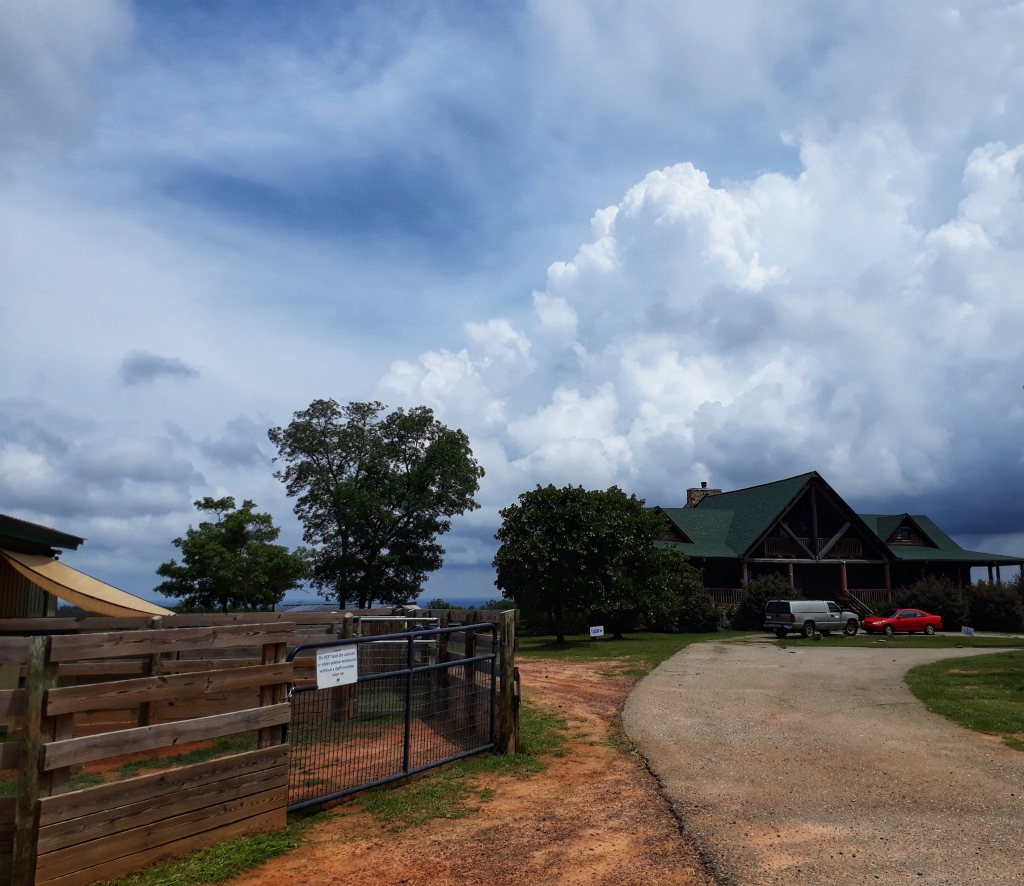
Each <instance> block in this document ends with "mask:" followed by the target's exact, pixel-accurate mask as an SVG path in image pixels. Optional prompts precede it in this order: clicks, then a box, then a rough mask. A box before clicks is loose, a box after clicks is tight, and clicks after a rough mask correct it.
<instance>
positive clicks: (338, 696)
mask: <svg viewBox="0 0 1024 886" xmlns="http://www.w3.org/2000/svg"><path fill="white" fill-rule="evenodd" d="M355 635H356V624H355V618H354V617H353V615H352V613H351V612H346V613H345V615H344V616H343V618H342V621H341V632H340V634H339V639H342V640H348V639H350V638H352V637H354V636H355ZM356 654H357V655H358V653H356ZM355 701H356V694H355V687H354V686H336V687H335V688H334V689H333V690H332V692H331V719H332V720H344V719H349V718H351V717H352V716H353V715H354V714H355Z"/></svg>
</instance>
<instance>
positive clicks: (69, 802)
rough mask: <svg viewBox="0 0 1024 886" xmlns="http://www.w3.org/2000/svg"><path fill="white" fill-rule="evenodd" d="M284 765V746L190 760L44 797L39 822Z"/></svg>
mask: <svg viewBox="0 0 1024 886" xmlns="http://www.w3.org/2000/svg"><path fill="white" fill-rule="evenodd" d="M287 765H288V745H277V746H276V747H273V748H264V749H263V750H258V751H246V752H245V753H244V754H232V755H231V756H229V757H220V758H218V759H216V760H207V761H206V762H205V763H192V764H190V765H188V766H182V767H180V768H178V769H170V770H165V771H163V772H158V773H154V774H152V775H139V776H137V777H135V778H127V779H125V780H124V781H119V782H115V783H113V784H104V785H97V786H96V787H94V788H86V789H85V790H83V791H78V792H76V793H73V794H62V795H61V796H59V797H44V798H43V800H42V802H41V803H40V811H39V825H40V827H49V826H50V825H53V824H57V823H58V822H61V821H66V820H67V819H71V818H79V817H82V816H87V815H95V814H97V813H101V812H103V811H105V810H112V809H116V808H118V807H121V806H128V805H131V804H133V803H141V802H146V803H158V802H160V801H162V800H163V799H164V798H166V797H171V796H173V795H174V794H176V793H178V792H179V791H187V790H191V789H192V788H197V787H202V786H203V785H210V784H213V783H214V782H217V781H221V780H223V779H225V778H234V777H236V776H238V777H240V776H251V777H258V773H260V772H263V771H265V770H267V769H274V768H277V767H280V766H287Z"/></svg>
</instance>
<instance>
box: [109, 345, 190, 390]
mask: <svg viewBox="0 0 1024 886" xmlns="http://www.w3.org/2000/svg"><path fill="white" fill-rule="evenodd" d="M197 375H199V373H198V372H197V371H196V370H195V369H193V368H192V367H191V366H189V365H188V364H187V363H185V362H184V361H183V360H179V359H178V358H177V357H161V356H160V355H158V354H150V353H149V352H147V351H135V352H134V353H132V354H129V355H128V356H127V357H125V358H124V360H122V361H121V371H120V376H121V381H123V382H124V383H125V384H126V385H144V384H149V383H151V382H154V381H156V380H157V379H158V378H178V379H184V378H195V377H196V376H197Z"/></svg>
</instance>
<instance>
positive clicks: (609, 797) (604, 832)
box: [232, 661, 712, 886]
mask: <svg viewBox="0 0 1024 886" xmlns="http://www.w3.org/2000/svg"><path fill="white" fill-rule="evenodd" d="M608 669H609V664H608V663H607V662H605V663H599V664H576V663H562V662H553V661H526V662H524V663H522V665H521V671H522V675H523V686H524V691H525V693H526V696H527V698H529V699H531V700H533V701H535V702H537V703H539V704H541V705H543V706H545V707H547V708H549V709H551V710H554V711H557V712H558V713H559V714H561V715H562V716H564V717H565V718H566V719H567V720H568V721H569V724H570V727H571V732H572V738H571V740H570V742H569V745H568V748H569V750H570V753H569V754H568V755H566V756H564V757H551V758H549V763H550V765H549V768H548V769H547V771H545V772H543V773H540V774H538V775H534V776H532V777H530V778H528V779H518V778H513V777H508V776H502V777H496V776H486V777H484V778H482V779H481V780H480V782H479V785H480V786H481V787H487V788H493V789H494V790H495V791H496V795H495V797H494V799H492V800H490V801H489V802H486V803H484V804H482V805H481V806H480V808H479V809H478V810H477V811H476V812H475V813H473V814H472V815H470V816H468V817H466V818H462V819H455V820H447V819H438V820H435V821H432V822H429V823H427V824H425V825H422V826H419V827H410V828H408V829H406V830H403V831H400V832H398V833H394V832H392V831H391V830H389V826H386V825H384V826H382V825H381V824H380V823H379V822H377V821H376V820H375V819H374V818H373V817H372V816H370V815H368V814H367V813H365V812H363V811H362V810H361V809H360V807H359V806H358V804H356V803H348V804H345V805H343V806H339V807H336V811H341V812H345V813H347V814H346V815H344V817H341V818H338V819H334V820H332V821H329V822H325V823H324V824H322V825H319V826H318V827H317V828H316V829H315V830H314V831H312V832H311V833H310V837H309V841H308V842H307V843H306V844H305V845H304V846H302V847H300V848H299V849H297V850H295V851H294V852H291V853H289V854H288V855H285V856H282V857H281V858H278V859H275V860H273V861H271V862H268V863H267V864H266V865H264V866H262V867H260V868H258V869H256V870H255V871H252V872H250V873H248V874H245V875H243V876H241V877H240V878H238V879H237V880H234V881H232V882H233V886H280V884H281V883H300V884H302V886H328V884H330V886H346V884H353V886H354V884H367V883H373V884H375V886H391V884H402V883H409V884H428V886H470V884H474V886H476V884H482V883H486V884H488V886H513V884H516V886H519V884H530V886H562V884H565V886H568V884H587V886H634V884H637V886H638V884H644V886H669V884H671V886H711V884H712V881H711V880H710V878H709V877H708V876H707V875H706V874H705V873H704V870H703V868H702V866H701V862H700V859H699V858H698V856H697V853H696V851H695V849H694V847H693V844H692V843H691V842H690V840H689V839H688V838H686V837H685V836H683V835H682V834H681V833H680V831H679V826H678V823H677V821H676V819H675V818H674V817H673V815H672V813H671V811H670V809H669V806H668V804H667V803H666V802H665V800H663V799H662V797H661V796H660V794H659V793H658V786H657V783H656V782H655V780H654V778H653V777H652V776H651V775H650V774H649V773H648V772H647V770H646V768H645V767H644V765H643V763H642V762H641V760H640V758H639V757H637V756H636V755H635V754H632V753H626V752H623V751H621V750H618V749H616V748H615V747H614V746H613V745H611V744H609V742H608V740H609V738H611V737H612V736H614V735H615V734H616V725H615V724H616V723H617V720H618V714H619V711H620V710H621V708H622V704H623V702H624V701H625V698H626V695H627V694H628V693H629V691H630V689H631V688H632V686H633V681H632V680H631V679H629V678H626V677H606V676H602V675H601V674H600V673H599V672H600V671H602V670H605V671H607V670H608Z"/></svg>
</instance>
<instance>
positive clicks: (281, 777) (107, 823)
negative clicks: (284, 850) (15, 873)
mask: <svg viewBox="0 0 1024 886" xmlns="http://www.w3.org/2000/svg"><path fill="white" fill-rule="evenodd" d="M287 787H288V768H287V766H277V767H275V768H274V769H265V770H262V771H260V772H256V773H245V774H243V775H236V776H234V777H231V778H224V779H221V780H220V781H216V782H211V783H209V784H206V785H201V786H199V787H193V788H191V789H189V790H183V791H178V792H177V793H175V794H173V795H172V796H169V797H165V798H163V800H162V802H160V803H154V802H153V801H152V800H148V799H147V800H142V801H140V802H138V803H132V804H129V805H127V806H117V807H115V808H114V809H107V810H103V811H101V812H98V813H96V814H93V815H86V816H82V817H79V818H72V819H68V820H67V821H62V822H59V823H58V824H55V825H51V826H49V827H41V828H40V829H39V844H38V845H39V855H40V856H42V855H44V854H46V853H48V852H56V851H57V850H59V849H66V848H68V847H72V846H78V845H82V844H85V843H88V842H90V841H93V840H99V839H101V838H104V837H111V836H114V835H115V834H120V833H121V832H122V831H128V830H132V829H134V828H139V827H143V826H146V825H151V824H156V823H158V822H162V821H165V820H167V819H170V818H173V817H175V816H178V815H184V814H185V813H188V812H195V811H197V810H199V809H204V808H206V807H207V806H211V805H214V804H218V803H227V802H230V801H233V800H238V799H240V798H242V797H248V796H251V795H252V794H262V793H266V792H267V791H276V790H280V789H282V788H284V789H287Z"/></svg>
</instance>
